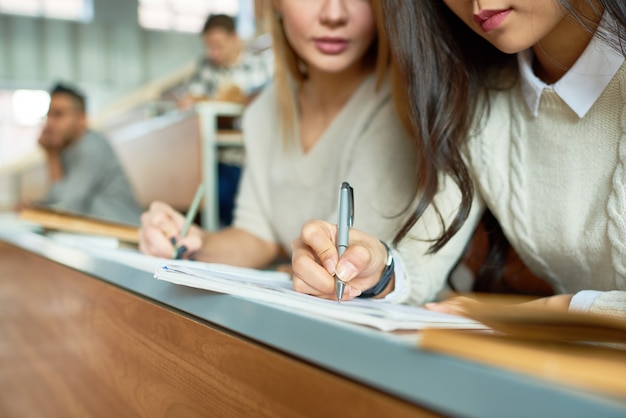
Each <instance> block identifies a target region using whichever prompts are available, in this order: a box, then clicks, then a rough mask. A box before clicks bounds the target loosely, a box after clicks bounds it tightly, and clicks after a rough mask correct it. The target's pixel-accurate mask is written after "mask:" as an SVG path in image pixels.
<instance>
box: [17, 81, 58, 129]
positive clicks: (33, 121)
mask: <svg viewBox="0 0 626 418" xmlns="http://www.w3.org/2000/svg"><path fill="white" fill-rule="evenodd" d="M11 105H12V107H13V121H14V123H15V124H16V125H21V126H35V125H39V124H40V123H41V121H42V120H43V118H44V117H45V116H46V114H47V113H48V107H49V106H50V95H49V94H48V92H46V91H44V90H15V91H14V92H13V96H12V98H11Z"/></svg>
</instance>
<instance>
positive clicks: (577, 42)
mask: <svg viewBox="0 0 626 418" xmlns="http://www.w3.org/2000/svg"><path fill="white" fill-rule="evenodd" d="M384 9H385V14H386V19H385V24H386V29H387V31H388V36H389V38H390V41H391V42H390V43H391V45H392V53H393V56H394V59H395V60H396V62H397V63H398V70H399V74H400V75H401V77H400V80H402V81H401V84H402V90H398V91H397V92H399V93H400V94H398V96H397V97H399V98H401V99H402V100H405V101H406V102H407V103H408V108H407V109H406V110H407V112H408V118H407V120H408V122H409V123H408V126H409V128H410V130H411V131H412V134H413V137H414V139H415V141H416V144H417V149H418V151H417V157H418V167H419V169H420V176H419V181H418V186H419V190H420V195H419V203H418V205H417V206H416V210H415V212H414V214H413V217H412V218H411V220H410V221H409V222H408V223H407V224H406V225H405V226H404V227H403V228H402V229H401V230H400V232H399V234H398V235H397V236H396V242H399V243H400V245H399V246H398V249H399V250H400V252H401V253H402V254H401V256H402V259H403V260H404V264H405V266H407V267H408V268H406V269H405V272H404V273H403V274H402V276H399V275H398V274H397V273H398V272H396V276H397V277H396V281H395V283H394V281H392V282H391V284H390V287H391V286H396V287H398V286H402V287H404V288H407V287H408V289H409V291H408V292H407V291H406V290H403V292H404V293H405V294H413V293H415V292H416V288H418V287H419V286H420V285H421V284H420V274H421V273H420V270H421V269H427V270H428V269H432V267H431V266H432V263H436V264H439V265H440V266H441V268H440V273H441V274H440V275H439V276H438V277H431V279H432V280H435V281H436V283H437V284H438V285H439V286H440V287H441V286H443V284H444V282H445V279H446V275H447V272H448V271H449V267H448V266H450V265H453V264H454V263H455V262H456V261H457V260H458V258H459V256H460V251H458V252H457V253H456V256H451V255H450V253H451V252H450V251H447V249H449V248H450V246H451V245H452V247H453V249H454V250H458V249H459V248H460V246H459V245H458V244H457V243H455V239H456V238H457V237H458V236H459V234H460V233H461V234H463V233H464V231H465V229H466V228H468V227H470V228H473V227H474V226H475V225H476V223H477V222H478V220H479V218H480V214H481V213H482V211H483V209H484V208H485V207H487V208H489V209H490V211H491V212H492V213H493V215H494V216H495V218H496V219H497V220H498V222H499V224H500V225H501V227H502V230H503V232H504V234H505V236H506V237H507V239H508V241H509V242H510V243H511V245H512V246H513V248H514V249H515V250H516V251H517V253H518V254H519V255H520V257H521V258H522V260H523V261H524V262H525V263H526V265H527V266H528V267H529V268H530V269H531V270H532V271H533V272H534V273H535V274H536V275H538V276H540V277H542V278H544V279H545V280H547V281H548V282H549V283H550V284H551V285H552V286H553V288H554V289H555V291H556V292H557V293H561V295H557V296H555V297H553V298H548V299H544V300H542V301H541V303H547V304H550V305H552V306H557V307H561V308H563V309H567V308H568V307H569V308H570V309H577V310H591V311H597V312H602V311H607V312H612V313H613V314H615V315H618V316H620V315H621V316H626V292H624V291H626V65H624V50H623V45H624V42H625V41H626V35H625V27H626V4H625V3H624V2H623V1H621V0H613V1H609V0H597V1H582V0H571V1H567V2H566V1H558V0H545V1H528V0H507V1H504V0H484V1H478V0H474V1H470V0H423V1H405V0H385V8H384ZM442 179H450V180H451V181H452V182H453V183H454V185H455V187H453V188H452V189H451V188H449V187H444V185H443V184H442ZM454 189H456V190H454ZM454 192H456V193H458V200H457V202H458V206H456V207H455V206H454V205H453V206H449V205H447V206H446V205H442V204H441V201H442V200H444V201H445V198H444V197H442V195H443V196H446V195H453V194H454ZM451 208H453V209H454V213H455V215H454V216H452V217H450V216H448V215H449V213H450V209H451ZM429 210H435V211H437V210H438V211H439V213H440V214H441V215H442V216H441V221H442V222H443V226H442V230H443V233H442V234H440V235H439V236H438V237H437V238H436V239H435V240H434V242H432V243H431V244H432V245H431V246H430V247H429V249H428V251H427V252H422V253H419V252H418V253H410V252H408V251H405V250H403V244H402V243H403V242H405V241H410V240H411V239H412V237H411V235H414V234H413V232H414V231H420V229H423V228H425V226H424V214H425V213H427V212H428V211H429ZM324 234H326V235H324ZM416 235H417V236H418V237H419V236H420V234H419V233H417V234H416ZM324 236H325V239H322V237H324ZM353 236H354V237H355V243H354V245H352V247H353V248H352V250H353V251H346V253H345V254H344V256H343V257H342V258H341V260H337V255H336V253H333V252H329V251H326V253H323V254H322V253H321V252H320V251H321V250H324V249H326V250H327V248H329V247H330V246H332V242H333V240H334V234H333V229H332V228H328V227H327V226H323V225H322V224H321V223H320V222H318V221H311V222H309V223H307V224H306V225H305V226H304V228H303V232H302V234H301V238H300V239H299V240H298V241H297V242H296V243H295V244H294V245H295V247H296V248H297V250H296V252H295V253H294V263H293V264H294V267H297V270H296V274H297V275H298V276H300V277H307V280H308V281H309V282H310V283H309V286H310V287H312V288H316V289H323V288H324V285H322V284H320V283H326V282H328V281H330V280H331V279H330V275H331V274H332V273H331V271H328V273H327V276H328V277H324V275H322V274H317V275H316V274H309V273H310V272H319V269H316V268H314V267H311V266H310V265H308V264H309V263H305V262H303V260H314V259H315V257H318V258H319V259H320V260H321V263H322V264H323V265H330V264H331V262H329V261H328V260H332V262H334V263H335V264H336V263H337V262H338V263H339V264H338V265H337V267H336V268H337V269H340V268H341V265H342V264H350V265H351V269H352V270H351V272H352V275H350V276H345V277H342V278H343V279H344V280H348V281H349V280H350V279H352V278H354V277H356V278H358V279H360V281H354V282H352V283H351V284H352V285H354V286H357V287H359V288H368V287H370V286H372V285H374V284H375V283H376V281H377V280H378V276H377V274H380V271H381V266H376V267H378V269H375V268H373V267H374V266H373V265H372V264H373V261H372V260H377V259H378V258H379V257H380V254H378V253H380V252H381V250H380V249H379V248H378V245H377V243H376V239H375V238H374V237H371V236H368V235H366V234H360V233H358V231H355V233H354V234H353ZM406 248H407V249H408V247H406ZM442 251H443V252H442ZM363 254H366V256H363ZM452 254H454V251H452ZM312 255H313V257H312ZM376 270H377V271H376ZM363 271H369V272H371V271H376V272H375V273H373V274H372V273H370V274H369V275H368V276H367V277H365V276H364V275H361V276H359V275H360V274H361V272H363ZM585 289H594V291H585ZM398 290H400V289H394V291H398ZM612 290H613V291H612ZM614 290H618V291H614ZM600 291H605V292H600ZM620 291H621V292H620ZM320 293H321V292H320ZM572 294H575V295H574V296H573V297H572ZM406 300H408V301H411V302H415V301H416V298H413V299H411V298H410V297H409V298H407V299H406ZM425 301H426V300H422V301H418V302H425ZM445 307H446V306H445V305H444V306H443V308H442V307H441V306H439V308H440V309H445Z"/></svg>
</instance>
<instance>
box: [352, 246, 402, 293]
mask: <svg viewBox="0 0 626 418" xmlns="http://www.w3.org/2000/svg"><path fill="white" fill-rule="evenodd" d="M380 242H381V243H382V244H383V245H384V247H385V250H386V253H387V254H386V259H385V265H384V267H383V271H382V272H381V274H380V279H379V280H378V282H377V283H376V284H375V285H374V286H372V287H370V288H369V289H367V290H364V291H363V292H361V294H360V295H359V297H360V298H363V299H368V298H380V297H383V296H385V295H386V294H388V293H389V292H391V290H392V289H393V284H394V260H393V255H392V254H391V249H390V248H389V246H388V245H387V244H385V243H384V242H383V241H380Z"/></svg>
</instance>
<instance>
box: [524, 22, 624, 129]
mask: <svg viewBox="0 0 626 418" xmlns="http://www.w3.org/2000/svg"><path fill="white" fill-rule="evenodd" d="M533 57H534V54H533V52H532V49H527V50H526V51H522V52H520V53H519V54H517V61H518V64H519V70H520V76H521V80H520V82H521V85H522V93H523V95H524V99H525V100H526V104H527V105H528V108H529V109H530V111H531V113H532V114H533V115H534V116H538V114H539V102H540V101H541V94H542V92H543V90H544V89H552V90H554V91H555V92H556V94H557V95H558V96H559V97H560V98H561V99H562V100H563V101H564V102H565V103H566V104H567V105H568V106H569V107H570V108H571V109H572V110H573V111H574V112H575V113H576V114H577V115H578V117H580V118H582V117H583V116H585V114H587V112H588V111H589V109H591V106H593V104H594V103H595V102H596V100H598V98H599V97H600V95H601V94H602V92H603V91H604V89H605V88H606V86H607V85H608V84H609V82H610V81H611V79H612V78H613V76H615V74H616V73H617V70H619V68H620V66H621V65H622V63H623V62H624V56H623V55H622V54H620V53H619V52H618V51H616V50H615V49H614V48H613V47H612V46H611V45H609V44H608V43H607V42H606V40H604V39H603V38H602V37H601V36H598V35H597V34H596V35H595V36H594V37H593V38H592V39H591V42H589V45H587V48H586V49H585V51H584V52H583V53H582V55H581V56H580V57H579V58H578V60H577V61H576V63H575V64H574V65H573V66H572V68H570V69H569V70H568V71H567V73H565V75H564V76H563V77H561V78H560V79H559V80H558V81H557V82H556V83H554V84H549V85H548V84H546V83H544V82H543V81H541V80H540V79H539V78H538V77H537V76H536V75H535V73H534V72H533V69H532V63H533Z"/></svg>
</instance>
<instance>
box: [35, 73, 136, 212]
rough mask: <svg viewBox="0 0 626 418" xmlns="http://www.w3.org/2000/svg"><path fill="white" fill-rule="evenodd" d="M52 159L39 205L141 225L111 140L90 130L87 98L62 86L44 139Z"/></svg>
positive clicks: (54, 93)
mask: <svg viewBox="0 0 626 418" xmlns="http://www.w3.org/2000/svg"><path fill="white" fill-rule="evenodd" d="M39 145H40V146H41V147H42V148H43V149H44V151H45V153H46V159H47V169H48V178H49V183H50V188H49V190H48V193H47V196H46V198H45V199H44V200H43V201H42V202H39V204H42V205H49V206H51V207H53V208H56V209H59V210H67V211H71V212H78V213H82V214H85V215H91V216H95V217H98V218H103V219H108V220H111V221H116V222H123V223H129V224H138V223H139V216H140V214H141V210H140V208H139V206H138V204H137V202H136V200H135V197H134V194H133V192H132V189H131V186H130V184H129V182H128V179H127V178H126V175H125V174H124V171H123V169H122V167H121V166H120V163H119V161H118V159H117V157H116V155H115V153H114V151H113V149H112V148H111V145H110V144H109V143H108V141H107V140H106V139H105V138H104V137H102V136H101V135H100V134H98V133H96V132H94V131H91V130H89V128H88V126H87V114H86V111H85V97H84V96H83V95H82V94H81V93H80V92H79V91H78V90H76V89H75V88H73V87H69V86H64V85H61V84H59V85H56V86H55V87H54V88H53V89H52V90H51V91H50V108H49V110H48V116H47V119H46V122H45V124H44V127H43V129H42V131H41V136H40V138H39Z"/></svg>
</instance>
